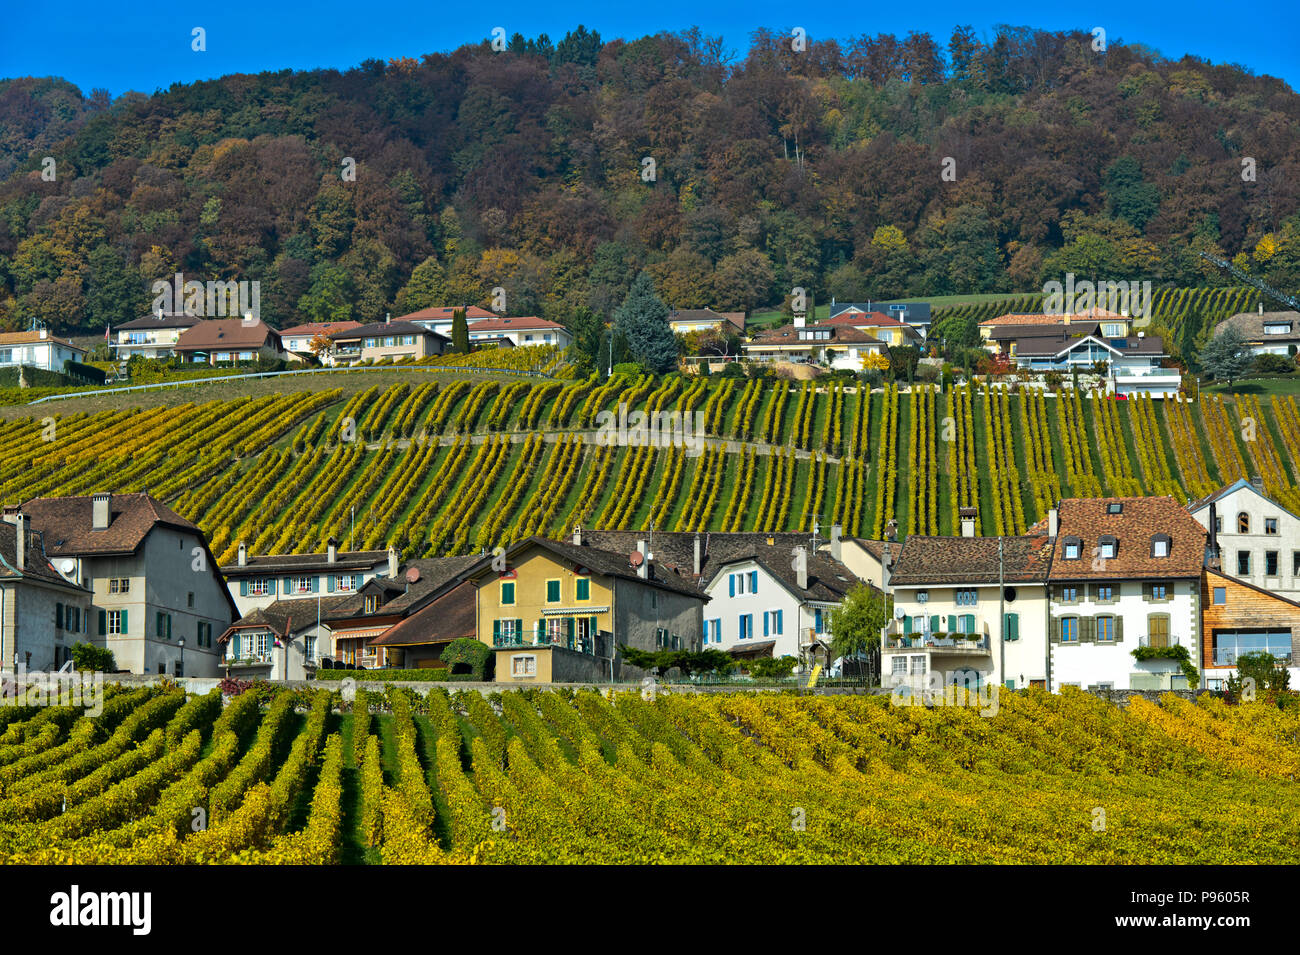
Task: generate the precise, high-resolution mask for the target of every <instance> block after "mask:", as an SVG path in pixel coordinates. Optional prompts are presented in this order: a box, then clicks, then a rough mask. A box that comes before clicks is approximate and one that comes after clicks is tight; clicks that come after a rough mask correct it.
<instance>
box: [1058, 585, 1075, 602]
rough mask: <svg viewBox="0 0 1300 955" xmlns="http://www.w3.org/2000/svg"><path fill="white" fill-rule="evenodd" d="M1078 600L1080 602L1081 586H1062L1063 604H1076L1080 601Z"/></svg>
mask: <svg viewBox="0 0 1300 955" xmlns="http://www.w3.org/2000/svg"><path fill="white" fill-rule="evenodd" d="M1078 602H1079V588H1078V587H1062V588H1061V603H1063V604H1074V603H1078Z"/></svg>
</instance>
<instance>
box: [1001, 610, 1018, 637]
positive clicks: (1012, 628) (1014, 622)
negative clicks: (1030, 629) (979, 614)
mask: <svg viewBox="0 0 1300 955" xmlns="http://www.w3.org/2000/svg"><path fill="white" fill-rule="evenodd" d="M1002 635H1003V639H1005V640H1019V639H1020V614H1018V613H1009V614H1006V615H1005V616H1004V617H1003V618H1002Z"/></svg>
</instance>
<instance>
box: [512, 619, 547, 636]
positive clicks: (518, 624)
mask: <svg viewBox="0 0 1300 955" xmlns="http://www.w3.org/2000/svg"><path fill="white" fill-rule="evenodd" d="M537 623H538V625H540V624H541V621H540V620H539V621H537ZM515 634H516V635H518V636H520V637H522V636H523V635H524V622H523V621H522V620H515Z"/></svg>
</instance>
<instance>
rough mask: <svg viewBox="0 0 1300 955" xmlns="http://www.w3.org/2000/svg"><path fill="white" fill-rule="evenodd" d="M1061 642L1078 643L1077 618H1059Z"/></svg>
mask: <svg viewBox="0 0 1300 955" xmlns="http://www.w3.org/2000/svg"><path fill="white" fill-rule="evenodd" d="M1061 642H1062V643H1078V642H1079V618H1078V617H1062V618H1061Z"/></svg>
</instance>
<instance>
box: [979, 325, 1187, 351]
mask: <svg viewBox="0 0 1300 955" xmlns="http://www.w3.org/2000/svg"><path fill="white" fill-rule="evenodd" d="M1053 332H1054V334H1046V335H1044V334H1032V335H1024V336H1016V337H1014V338H1013V339H1012V341H1014V342H1015V346H1016V356H1017V357H1020V356H1033V355H1037V356H1040V357H1052V356H1055V355H1059V354H1060V353H1061V352H1063V351H1065V350H1066V349H1068V348H1072V347H1075V346H1076V345H1078V344H1079V343H1080V342H1082V341H1083V339H1084V338H1086V337H1088V336H1092V337H1093V338H1095V339H1096V340H1097V341H1099V342H1101V343H1102V344H1104V345H1105V346H1106V347H1107V348H1110V349H1113V350H1115V351H1117V352H1119V353H1120V354H1122V355H1146V356H1159V355H1163V354H1164V353H1165V343H1164V340H1163V339H1161V338H1160V337H1159V336H1158V335H1143V336H1137V335H1130V336H1129V337H1128V338H1116V339H1110V338H1107V337H1106V336H1104V335H1102V333H1101V326H1100V325H1089V326H1075V325H1059V326H1057V327H1056V328H1055V329H1053ZM998 340H999V341H1006V339H1005V338H1002V337H1001V336H999V339H998ZM1114 342H1123V343H1124V344H1123V346H1122V347H1121V346H1119V345H1116V344H1113V343H1114Z"/></svg>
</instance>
